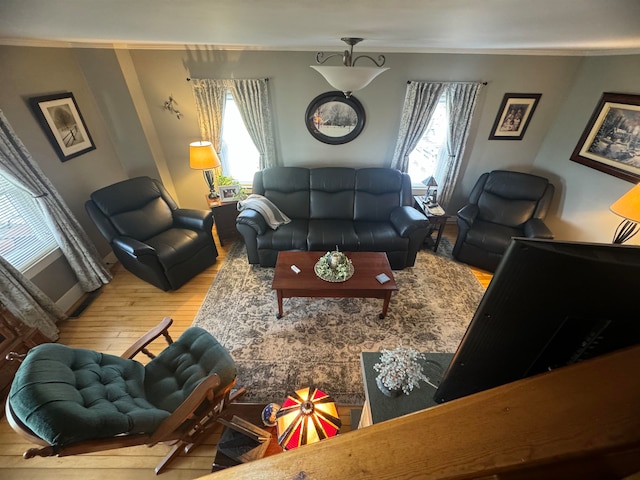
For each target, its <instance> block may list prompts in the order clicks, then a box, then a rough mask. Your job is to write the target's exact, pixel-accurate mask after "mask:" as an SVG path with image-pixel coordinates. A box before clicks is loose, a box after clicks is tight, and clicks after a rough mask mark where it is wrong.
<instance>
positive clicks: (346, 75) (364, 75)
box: [311, 65, 389, 93]
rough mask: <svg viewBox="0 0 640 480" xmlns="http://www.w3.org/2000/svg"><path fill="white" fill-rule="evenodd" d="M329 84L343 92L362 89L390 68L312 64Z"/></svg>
mask: <svg viewBox="0 0 640 480" xmlns="http://www.w3.org/2000/svg"><path fill="white" fill-rule="evenodd" d="M311 68H313V69H314V70H317V71H318V72H319V73H320V74H321V75H322V76H323V77H324V78H325V80H326V81H327V82H329V84H330V85H331V86H332V87H333V88H335V89H336V90H340V91H341V92H345V93H347V92H355V91H356V90H361V89H363V88H364V87H366V86H367V85H369V84H370V83H371V81H372V80H373V79H374V78H376V77H377V76H378V75H380V74H381V73H382V72H384V71H386V70H389V69H388V68H379V67H344V66H340V67H325V66H322V65H311Z"/></svg>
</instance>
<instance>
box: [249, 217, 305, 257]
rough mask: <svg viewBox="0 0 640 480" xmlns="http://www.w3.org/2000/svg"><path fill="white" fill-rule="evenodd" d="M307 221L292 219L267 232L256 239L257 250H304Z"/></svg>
mask: <svg viewBox="0 0 640 480" xmlns="http://www.w3.org/2000/svg"><path fill="white" fill-rule="evenodd" d="M308 228H309V221H308V220H301V219H295V218H294V219H292V220H291V222H290V223H287V224H286V225H280V227H279V228H278V229H277V230H271V229H269V230H267V231H266V232H265V233H263V234H262V235H259V236H258V238H257V242H258V249H259V250H278V251H280V250H306V249H307V231H308Z"/></svg>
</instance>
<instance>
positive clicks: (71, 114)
mask: <svg viewBox="0 0 640 480" xmlns="http://www.w3.org/2000/svg"><path fill="white" fill-rule="evenodd" d="M29 104H30V105H31V109H32V110H33V112H34V114H35V116H36V118H37V119H38V122H39V123H40V126H41V127H42V130H43V131H44V133H45V134H46V135H47V138H48V139H49V141H50V142H51V145H52V146H53V149H54V150H55V151H56V153H57V154H58V157H59V158H60V161H62V162H66V161H67V160H71V159H72V158H75V157H77V156H79V155H82V154H84V153H87V152H89V151H91V150H95V148H96V147H95V145H94V143H93V139H92V138H91V135H90V134H89V130H88V129H87V126H86V124H85V123H84V119H83V118H82V114H81V113H80V109H79V108H78V104H77V103H76V99H75V98H74V96H73V93H70V92H67V93H59V94H54V95H44V96H40V97H32V98H30V99H29Z"/></svg>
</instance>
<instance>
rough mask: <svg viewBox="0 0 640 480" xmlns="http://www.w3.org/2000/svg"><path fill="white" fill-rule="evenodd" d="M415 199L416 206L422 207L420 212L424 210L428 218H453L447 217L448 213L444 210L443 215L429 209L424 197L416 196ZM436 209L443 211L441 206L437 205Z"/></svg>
mask: <svg viewBox="0 0 640 480" xmlns="http://www.w3.org/2000/svg"><path fill="white" fill-rule="evenodd" d="M413 199H414V200H415V202H416V205H418V207H420V210H422V213H424V214H425V215H426V216H427V217H437V218H440V217H442V218H445V219H446V218H449V217H450V216H451V215H447V213H446V212H445V211H444V210H442V213H434V210H430V209H429V207H428V206H427V205H426V203H425V201H424V197H423V196H422V195H414V196H413ZM436 207H437V208H438V209H442V207H441V206H440V204H436ZM432 208H433V207H432Z"/></svg>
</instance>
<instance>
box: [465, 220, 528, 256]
mask: <svg viewBox="0 0 640 480" xmlns="http://www.w3.org/2000/svg"><path fill="white" fill-rule="evenodd" d="M522 235H523V232H522V230H519V229H517V228H512V227H507V226H506V225H498V224H497V223H491V222H483V221H481V220H476V221H475V222H474V223H473V228H472V229H470V230H469V231H468V232H467V237H466V239H465V243H468V244H470V245H474V246H476V247H480V248H482V249H483V250H486V251H488V252H492V253H504V252H505V250H506V249H507V247H508V246H509V242H510V241H511V238H512V237H521V236H522Z"/></svg>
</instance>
